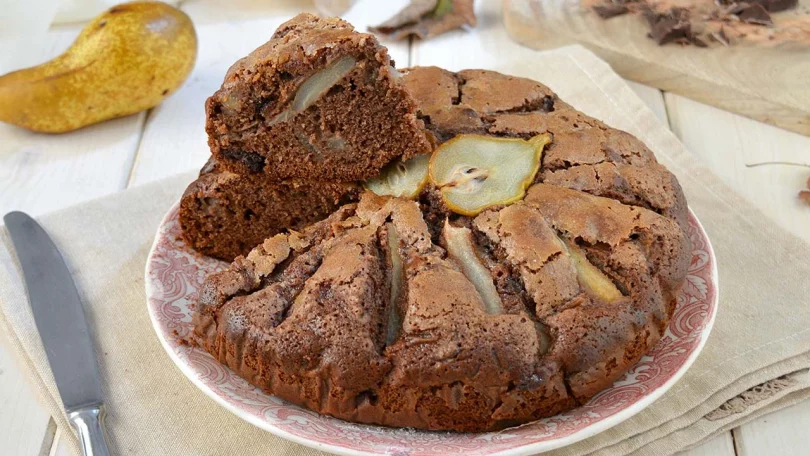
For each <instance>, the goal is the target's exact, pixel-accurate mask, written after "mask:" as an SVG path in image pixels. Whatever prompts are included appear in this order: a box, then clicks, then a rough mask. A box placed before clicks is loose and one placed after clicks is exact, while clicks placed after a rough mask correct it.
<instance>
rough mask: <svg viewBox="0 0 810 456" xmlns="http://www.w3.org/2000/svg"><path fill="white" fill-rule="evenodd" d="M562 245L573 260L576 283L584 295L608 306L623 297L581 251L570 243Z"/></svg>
mask: <svg viewBox="0 0 810 456" xmlns="http://www.w3.org/2000/svg"><path fill="white" fill-rule="evenodd" d="M563 244H564V245H565V248H566V251H567V252H568V255H569V256H570V257H571V260H573V263H574V269H576V271H577V281H578V282H579V285H580V286H581V287H582V288H583V289H584V290H585V292H586V293H588V294H589V295H591V296H592V297H594V298H596V299H598V300H599V301H602V302H606V303H608V304H610V303H614V302H616V301H618V300H620V299H622V298H623V297H624V295H623V294H622V292H621V291H619V289H618V288H617V287H616V284H614V283H613V281H612V280H610V277H608V276H606V275H605V273H604V272H602V271H600V270H599V268H597V267H596V266H594V265H593V263H591V262H590V261H589V260H588V257H587V256H586V255H585V252H583V251H582V249H580V248H579V247H578V246H576V245H574V244H572V243H570V242H564V243H563Z"/></svg>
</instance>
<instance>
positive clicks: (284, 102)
mask: <svg viewBox="0 0 810 456" xmlns="http://www.w3.org/2000/svg"><path fill="white" fill-rule="evenodd" d="M415 110H416V106H415V102H414V101H413V99H412V98H411V96H410V95H409V94H408V92H407V91H406V90H405V88H404V87H402V85H401V83H400V82H399V78H398V74H397V72H396V70H395V69H394V67H393V62H392V61H391V59H390V58H389V57H388V52H387V51H386V49H385V48H384V47H383V46H380V44H379V43H378V42H377V40H376V38H374V36H373V35H369V34H364V33H358V32H356V31H354V28H353V27H352V26H351V25H350V24H349V23H347V22H345V21H343V20H341V19H336V18H332V19H320V18H318V17H317V16H313V15H310V14H301V15H298V16H296V17H295V18H293V19H292V20H290V21H288V22H286V23H284V24H282V25H281V26H280V27H279V28H278V29H277V30H276V32H275V33H274V34H273V37H272V38H271V39H270V41H268V42H267V43H266V44H264V45H262V46H261V47H259V48H258V49H256V50H255V51H253V52H252V53H251V54H250V55H248V56H247V57H245V58H243V59H241V60H239V61H238V62H236V64H234V65H233V66H232V67H231V68H230V69H229V70H228V73H227V75H226V76H225V81H224V82H223V83H222V87H221V88H220V89H219V90H218V91H217V92H216V93H215V94H214V95H213V96H211V97H210V98H209V99H208V101H207V102H206V115H207V122H206V131H207V132H208V136H209V145H210V147H211V151H212V153H213V155H214V156H215V157H216V159H217V160H218V162H219V163H220V165H221V166H223V167H225V168H227V169H229V170H230V171H233V172H237V173H241V174H246V173H251V172H252V173H264V174H266V175H267V176H269V177H270V178H273V179H289V178H293V179H307V180H320V181H323V180H335V181H340V182H347V181H352V180H357V179H365V178H369V177H372V176H374V175H376V174H377V173H378V171H379V170H380V169H381V168H382V167H383V166H385V165H387V164H388V163H390V162H392V161H394V160H396V159H400V158H409V157H412V156H414V155H416V154H420V153H428V152H430V151H431V150H432V144H431V143H430V142H429V140H428V138H427V137H426V136H425V134H424V131H423V125H422V122H421V121H419V120H417V119H416V116H415Z"/></svg>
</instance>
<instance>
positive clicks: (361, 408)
mask: <svg viewBox="0 0 810 456" xmlns="http://www.w3.org/2000/svg"><path fill="white" fill-rule="evenodd" d="M402 80H403V83H404V85H405V86H406V87H407V88H408V90H409V91H410V92H411V93H412V95H413V96H414V98H415V99H416V100H417V101H418V106H419V109H418V112H417V116H418V117H419V119H420V120H421V121H423V122H424V124H425V127H426V129H427V131H428V132H429V134H430V135H431V136H432V137H433V138H431V140H433V141H435V142H436V143H439V144H441V143H444V142H445V141H448V140H449V139H451V138H453V137H455V136H456V135H459V134H477V135H489V136H498V137H518V138H523V139H528V138H531V137H534V136H536V135H540V134H544V133H548V134H550V135H551V137H552V141H551V143H550V145H548V146H547V148H546V150H545V152H544V153H543V155H542V158H541V163H540V169H539V171H538V172H537V174H536V176H535V178H534V181H533V183H532V185H531V186H530V187H529V188H528V190H527V191H526V195H525V197H524V198H523V199H522V200H520V201H518V202H516V203H514V204H511V205H508V206H503V205H500V206H495V207H490V208H487V209H485V210H483V211H482V212H480V213H479V214H477V215H475V216H463V215H459V214H455V213H452V212H451V211H450V210H449V209H448V208H447V207H446V206H445V204H444V202H443V200H442V198H441V196H440V195H439V192H438V191H437V189H436V188H434V187H432V186H431V185H428V186H427V187H426V188H425V189H424V190H423V191H422V193H421V195H420V196H419V198H417V199H416V200H415V201H411V200H407V199H398V198H391V197H382V196H377V195H375V194H373V193H371V192H365V193H363V194H362V195H361V197H360V200H359V202H357V203H352V204H348V205H345V206H342V207H341V208H340V209H338V210H337V211H336V212H334V213H332V215H330V216H329V217H328V218H327V219H325V220H322V221H320V222H317V223H314V224H312V225H309V226H307V227H305V228H302V229H300V231H286V232H282V233H281V234H277V235H275V236H273V237H270V238H268V239H267V240H265V241H264V242H262V243H261V244H260V245H259V246H257V247H256V248H255V249H253V250H252V251H251V252H250V253H249V254H247V256H244V257H242V256H240V257H237V258H236V260H235V261H234V262H233V263H232V264H231V265H230V267H228V268H227V269H226V270H224V271H222V272H219V273H216V274H213V275H211V276H209V277H208V278H207V279H206V281H205V284H204V286H203V288H202V290H201V291H200V295H199V303H198V307H197V309H196V312H195V314H194V324H195V337H196V339H197V342H198V343H199V344H200V345H201V346H202V347H204V348H205V349H206V350H207V351H208V352H209V353H211V354H212V355H213V356H214V357H215V358H216V359H218V360H219V361H220V362H222V363H224V364H226V365H227V366H228V367H230V368H231V369H233V370H234V371H236V372H237V373H238V374H239V375H241V376H243V377H244V378H246V379H247V380H248V381H250V382H251V383H252V384H254V385H256V386H258V387H260V388H262V389H263V390H264V391H266V392H268V393H270V394H274V395H277V396H279V397H282V398H284V399H287V400H289V401H291V402H294V403H296V404H299V405H302V406H305V407H308V408H310V409H312V410H315V411H317V412H319V413H324V414H328V415H332V416H335V417H338V418H342V419H346V420H349V421H355V422H361V423H373V424H381V425H386V426H396V427H414V428H421V429H430V430H453V431H462V432H478V431H486V430H497V429H502V428H505V427H509V426H513V425H518V424H521V423H525V422H529V421H533V420H536V419H538V418H541V417H544V416H550V415H554V414H556V413H559V412H561V411H564V410H567V409H570V408H572V407H575V406H577V405H578V404H582V403H584V402H585V401H587V400H588V399H589V398H591V397H592V396H593V395H595V394H596V393H598V392H599V391H601V390H603V389H605V388H607V387H609V386H610V385H611V384H612V382H613V381H615V380H616V379H618V378H619V377H620V376H621V375H622V374H624V373H625V372H626V371H627V369H628V368H630V367H631V366H632V365H633V364H635V363H636V362H637V361H638V360H639V358H640V357H641V356H643V355H644V354H645V353H647V352H648V350H649V349H650V348H651V347H652V346H653V345H655V343H657V341H658V340H659V339H660V338H661V336H662V335H663V333H664V331H665V329H666V327H667V324H668V322H669V319H670V318H671V316H672V313H673V311H674V309H675V305H676V296H677V293H678V291H679V289H680V287H681V284H682V282H683V280H684V278H685V275H686V270H687V267H688V261H689V254H690V251H691V249H690V245H689V240H688V236H687V234H686V231H685V226H686V225H685V223H686V215H687V214H686V210H687V209H686V202H685V199H684V196H683V193H682V191H681V189H680V186H679V185H678V182H677V180H676V179H675V177H674V176H673V175H672V174H671V173H669V172H668V171H667V170H666V169H665V168H664V167H663V166H661V165H660V164H658V163H657V161H656V159H655V157H654V155H653V153H652V152H651V151H650V150H649V149H648V148H647V147H646V146H645V145H644V144H643V143H642V142H641V141H639V140H637V139H636V138H634V137H633V136H631V135H629V134H628V133H625V132H622V131H619V130H616V129H613V128H611V127H609V126H607V125H605V124H604V123H602V122H600V121H598V120H596V119H593V118H590V117H588V116H586V115H584V114H582V113H580V112H578V111H576V110H575V109H573V108H572V107H571V106H569V105H567V104H566V103H564V102H563V101H561V100H560V99H559V98H558V97H557V96H556V95H555V94H554V93H553V92H552V91H551V90H549V89H548V88H547V87H545V86H543V85H542V84H540V83H537V82H535V81H531V80H528V79H522V78H515V77H511V76H506V75H502V74H499V73H494V72H490V71H483V70H470V71H462V72H459V73H452V72H448V71H445V70H442V69H439V68H435V67H428V68H413V69H409V70H404V71H403V76H402ZM499 94H508V95H506V96H503V97H502V96H499ZM225 225H226V226H227V220H226V221H225ZM459 243H460V244H459ZM482 271H483V272H482ZM489 279H491V283H490V282H488V280H489ZM493 293H494V294H495V295H496V296H492V294H493ZM493 300H495V301H497V302H495V303H494V305H493V303H492V301H493Z"/></svg>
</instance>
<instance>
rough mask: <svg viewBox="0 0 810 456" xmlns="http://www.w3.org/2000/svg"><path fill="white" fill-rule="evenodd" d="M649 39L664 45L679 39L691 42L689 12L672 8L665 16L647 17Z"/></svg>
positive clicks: (654, 15)
mask: <svg viewBox="0 0 810 456" xmlns="http://www.w3.org/2000/svg"><path fill="white" fill-rule="evenodd" d="M647 20H648V21H649V22H650V38H652V39H653V40H655V42H656V43H658V44H666V43H669V42H672V41H676V40H679V39H682V38H683V39H686V40H688V41H690V42H691V41H692V39H691V37H692V23H691V22H689V11H687V10H686V9H684V8H672V9H671V10H669V12H667V13H665V14H653V15H652V16H650V15H648V16H647Z"/></svg>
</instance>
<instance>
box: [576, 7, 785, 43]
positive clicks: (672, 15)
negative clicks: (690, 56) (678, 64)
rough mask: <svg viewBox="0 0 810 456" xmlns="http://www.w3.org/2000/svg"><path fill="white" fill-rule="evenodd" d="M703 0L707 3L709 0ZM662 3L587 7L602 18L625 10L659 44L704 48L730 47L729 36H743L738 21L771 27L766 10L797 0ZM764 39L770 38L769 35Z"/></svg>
mask: <svg viewBox="0 0 810 456" xmlns="http://www.w3.org/2000/svg"><path fill="white" fill-rule="evenodd" d="M704 1H706V3H709V0H704ZM666 3H667V2H663V3H661V2H658V1H657V0H600V1H599V3H598V4H596V5H593V6H592V7H591V8H592V9H593V10H594V12H596V14H597V15H598V16H599V17H601V18H603V19H609V18H612V17H616V16H619V15H623V14H628V13H629V14H634V15H638V16H641V17H643V18H644V19H645V20H646V21H647V22H648V23H649V25H650V31H649V33H648V34H647V36H648V37H649V38H651V39H653V40H655V42H656V43H658V44H659V45H663V44H667V43H677V44H681V45H694V46H697V47H708V45H709V43H712V42H717V43H719V44H720V45H723V46H730V45H732V44H733V43H732V40H731V37H732V36H734V37H737V38H739V39H740V40H742V39H743V38H745V37H746V34H745V33H744V32H743V31H744V30H745V29H744V28H741V29H740V30H737V29H738V28H739V27H738V25H737V24H739V23H746V24H753V25H762V26H773V19H772V18H771V14H770V12H775V11H785V10H788V9H791V8H796V7H797V6H798V5H799V2H798V0H714V2H713V4H709V5H702V4H701V5H698V4H692V3H691V2H686V4H687V5H690V6H684V7H681V6H675V7H671V8H670V9H669V10H664V9H663V8H664V7H665V5H666ZM718 25H725V26H726V27H729V28H730V29H731V30H734V33H732V34H728V33H727V31H726V30H723V28H722V27H721V28H720V31H717V28H716V27H717V26H718ZM768 39H771V40H772V39H774V38H773V35H771V36H769V37H768ZM735 42H736V40H735Z"/></svg>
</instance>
